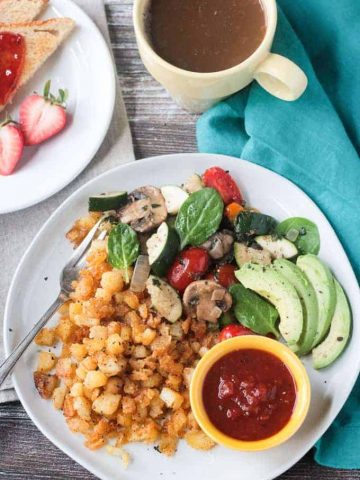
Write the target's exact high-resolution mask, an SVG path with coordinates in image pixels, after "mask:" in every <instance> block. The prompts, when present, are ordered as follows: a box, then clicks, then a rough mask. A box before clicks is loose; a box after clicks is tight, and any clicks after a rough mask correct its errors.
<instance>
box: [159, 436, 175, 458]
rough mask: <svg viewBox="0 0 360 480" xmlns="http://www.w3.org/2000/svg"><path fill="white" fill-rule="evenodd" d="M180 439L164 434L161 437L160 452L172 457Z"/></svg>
mask: <svg viewBox="0 0 360 480" xmlns="http://www.w3.org/2000/svg"><path fill="white" fill-rule="evenodd" d="M177 444H178V439H177V438H176V437H171V436H170V435H167V434H163V435H161V437H160V442H159V447H158V448H159V451H160V452H161V453H163V454H164V455H166V456H168V457H172V456H173V455H174V454H175V452H176V447H177Z"/></svg>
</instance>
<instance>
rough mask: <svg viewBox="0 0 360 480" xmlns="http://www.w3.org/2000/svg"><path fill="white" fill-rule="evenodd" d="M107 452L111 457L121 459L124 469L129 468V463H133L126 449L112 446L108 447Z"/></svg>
mask: <svg viewBox="0 0 360 480" xmlns="http://www.w3.org/2000/svg"><path fill="white" fill-rule="evenodd" d="M106 451H107V452H108V453H109V454H110V455H114V456H116V457H120V459H121V461H122V464H123V467H124V468H127V467H128V466H129V463H130V462H131V457H130V455H129V453H128V452H127V451H126V450H125V449H124V448H117V447H113V446H112V445H107V447H106Z"/></svg>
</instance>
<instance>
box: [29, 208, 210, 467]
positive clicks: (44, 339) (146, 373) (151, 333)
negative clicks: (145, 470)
mask: <svg viewBox="0 0 360 480" xmlns="http://www.w3.org/2000/svg"><path fill="white" fill-rule="evenodd" d="M95 221H96V219H95V218H94V216H90V217H87V218H84V219H80V220H78V221H77V222H76V223H75V225H74V227H73V228H72V230H71V231H70V232H69V234H68V238H69V239H70V240H72V241H73V243H75V244H77V243H78V242H79V241H81V240H80V238H81V239H82V238H83V237H84V236H85V235H86V233H87V232H88V231H89V230H90V229H91V227H92V226H93V225H94V223H95ZM130 273H131V272H130ZM124 277H125V275H123V273H122V272H121V271H120V270H116V269H113V268H112V267H111V266H110V265H109V263H108V262H107V240H100V241H99V240H95V241H94V242H93V245H92V247H91V249H90V251H89V253H88V256H87V267H86V269H84V270H82V271H81V272H80V276H79V279H78V280H77V281H75V282H74V285H73V287H74V291H73V294H72V297H71V301H69V302H68V303H67V304H66V305H64V306H63V307H62V308H61V309H60V311H59V313H60V319H59V322H58V324H57V326H56V327H55V328H45V329H43V330H42V331H41V332H40V333H39V335H38V336H37V338H36V340H35V342H36V344H37V345H40V346H44V347H47V348H46V351H43V352H41V353H40V354H39V358H38V367H37V371H36V372H35V373H34V382H35V386H36V388H37V389H38V391H39V394H40V395H41V397H42V398H45V399H50V398H51V399H52V401H53V405H54V407H55V408H56V409H58V410H62V412H63V415H64V417H65V419H66V422H67V424H68V427H69V428H70V430H71V431H72V432H76V433H81V434H83V435H84V436H85V445H86V447H88V448H89V449H91V450H96V449H98V448H101V447H103V446H104V445H106V444H108V447H107V451H109V452H110V453H113V454H115V455H117V456H120V458H123V460H124V458H126V460H124V463H126V465H127V463H128V462H129V458H128V457H127V455H126V453H124V451H123V446H124V445H125V444H127V443H129V442H145V443H156V444H157V447H156V448H157V449H158V451H159V452H161V453H164V454H165V455H168V456H171V455H173V454H174V453H175V452H176V448H177V443H178V441H179V439H181V438H184V439H185V440H186V442H187V443H188V445H190V446H191V447H193V448H196V449H200V450H208V449H210V448H212V447H214V445H215V444H214V442H213V441H212V440H210V439H209V438H208V437H207V436H206V435H205V434H204V433H203V432H202V431H201V430H200V427H199V426H198V424H197V423H196V421H195V419H194V416H193V414H192V412H191V409H190V401H189V384H190V380H191V375H192V372H193V370H194V367H195V366H196V364H197V362H198V361H199V359H200V358H201V356H202V355H203V354H204V353H205V352H206V351H207V350H208V349H209V348H211V347H212V346H213V345H214V344H215V343H217V342H218V334H217V333H216V332H208V331H207V328H206V324H205V322H202V321H197V320H194V319H191V318H190V317H188V318H183V319H181V320H179V321H177V322H176V323H174V324H170V323H168V322H167V321H166V320H165V319H163V318H161V317H160V316H159V315H158V314H157V313H156V312H154V311H153V310H151V308H150V305H151V302H150V298H149V296H148V295H147V294H146V293H141V294H135V293H133V292H131V291H130V290H128V287H127V285H126V284H125V281H124ZM59 342H60V343H61V353H60V355H59V358H56V356H55V354H54V353H49V347H51V346H54V345H55V344H59ZM109 440H111V442H110V443H108V442H109Z"/></svg>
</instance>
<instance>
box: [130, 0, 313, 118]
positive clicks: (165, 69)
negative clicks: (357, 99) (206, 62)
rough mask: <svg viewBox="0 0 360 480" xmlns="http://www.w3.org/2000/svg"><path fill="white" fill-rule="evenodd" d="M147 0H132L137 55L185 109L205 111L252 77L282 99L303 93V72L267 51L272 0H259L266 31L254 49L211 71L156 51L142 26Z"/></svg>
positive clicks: (271, 32)
mask: <svg viewBox="0 0 360 480" xmlns="http://www.w3.org/2000/svg"><path fill="white" fill-rule="evenodd" d="M180 1H181V0H180ZM150 2H151V0H135V1H134V10H133V20H134V28H135V34H136V40H137V44H138V48H139V52H140V56H141V59H142V61H143V62H144V65H145V67H146V68H147V70H148V71H149V73H150V74H151V75H152V76H153V77H154V78H155V79H156V80H157V81H158V82H159V83H161V84H162V85H163V86H164V87H165V88H166V89H167V90H168V92H169V93H170V95H171V96H172V97H173V99H174V100H175V102H176V103H178V104H179V105H180V106H181V107H183V108H185V109H186V110H190V111H192V112H198V113H200V112H204V111H205V110H207V109H208V108H210V107H211V106H212V105H214V104H215V103H217V102H219V101H220V100H222V99H224V98H226V97H228V96H229V95H232V94H233V93H235V92H238V91H239V90H241V89H242V88H244V87H246V86H247V85H249V83H251V82H252V81H253V80H254V79H255V80H256V81H257V82H258V83H259V84H260V85H261V86H262V87H263V88H264V89H265V90H267V91H268V92H269V93H271V94H272V95H274V96H275V97H278V98H280V99H282V100H287V101H293V100H296V99H297V98H299V97H300V96H301V95H302V94H303V93H304V91H305V89H306V86H307V78H306V75H305V74H304V72H303V71H302V70H301V69H300V68H299V67H298V66H297V65H295V63H293V62H292V61H291V60H289V59H287V58H285V57H282V56H281V55H277V54H275V53H270V49H271V46H272V43H273V39H274V35H275V30H276V24H277V8H276V1H275V0H261V3H262V5H263V8H264V11H265V17H266V33H265V37H264V39H263V41H262V43H261V44H260V45H259V47H258V48H257V50H255V52H254V53H253V54H252V55H251V56H250V57H249V58H247V59H246V60H244V61H243V62H242V63H240V64H239V65H236V66H234V67H232V68H228V69H227V70H222V71H220V72H213V73H197V72H189V71H187V70H183V69H181V68H178V67H175V66H174V65H171V64H170V63H168V62H166V61H165V60H164V59H162V58H161V57H159V55H157V53H156V52H155V51H154V50H153V48H152V47H151V43H150V41H149V38H148V35H147V32H146V28H145V22H146V17H147V12H148V8H149V6H150Z"/></svg>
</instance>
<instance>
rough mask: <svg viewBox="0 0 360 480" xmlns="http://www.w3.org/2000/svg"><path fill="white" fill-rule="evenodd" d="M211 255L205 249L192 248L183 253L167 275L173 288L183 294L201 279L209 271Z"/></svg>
mask: <svg viewBox="0 0 360 480" xmlns="http://www.w3.org/2000/svg"><path fill="white" fill-rule="evenodd" d="M209 264H210V258H209V254H208V252H207V251H206V250H204V249H203V248H196V247H191V248H188V249H187V250H184V251H183V252H181V253H180V254H179V255H178V256H177V257H176V259H175V261H174V263H173V264H172V266H171V267H170V270H169V272H168V274H167V279H168V281H169V283H170V285H171V286H173V287H174V288H176V290H178V291H179V292H183V291H184V290H185V288H186V287H187V286H188V285H190V283H191V282H193V281H195V280H198V279H199V278H201V277H202V276H203V275H205V273H206V272H207V271H208V269H209Z"/></svg>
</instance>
